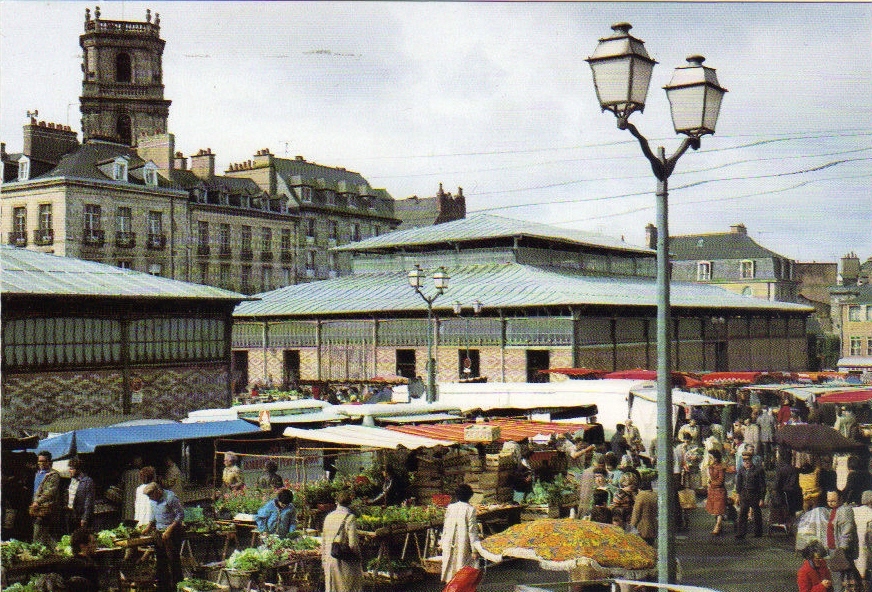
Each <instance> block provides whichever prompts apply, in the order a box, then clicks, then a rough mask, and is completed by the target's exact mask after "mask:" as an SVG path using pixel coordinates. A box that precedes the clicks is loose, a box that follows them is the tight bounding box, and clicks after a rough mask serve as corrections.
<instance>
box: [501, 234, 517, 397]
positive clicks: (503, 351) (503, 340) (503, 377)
mask: <svg viewBox="0 0 872 592" xmlns="http://www.w3.org/2000/svg"><path fill="white" fill-rule="evenodd" d="M516 240H517V239H516ZM499 313H500V382H505V381H506V317H505V315H504V314H503V310H502V309H500V311H499Z"/></svg>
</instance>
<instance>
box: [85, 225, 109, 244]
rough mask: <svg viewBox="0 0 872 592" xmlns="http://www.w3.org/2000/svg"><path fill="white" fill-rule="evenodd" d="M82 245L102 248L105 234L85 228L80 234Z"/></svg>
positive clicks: (104, 242)
mask: <svg viewBox="0 0 872 592" xmlns="http://www.w3.org/2000/svg"><path fill="white" fill-rule="evenodd" d="M82 244H83V245H85V246H88V247H102V246H103V245H104V244H106V233H105V232H104V231H102V230H99V229H96V228H86V229H85V232H84V233H83V234H82Z"/></svg>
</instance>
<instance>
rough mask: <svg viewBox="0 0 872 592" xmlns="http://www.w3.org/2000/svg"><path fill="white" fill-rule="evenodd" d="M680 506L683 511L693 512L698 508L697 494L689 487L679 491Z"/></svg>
mask: <svg viewBox="0 0 872 592" xmlns="http://www.w3.org/2000/svg"><path fill="white" fill-rule="evenodd" d="M678 504H679V505H680V506H681V509H682V510H692V509H694V508H695V507H696V492H695V491H694V490H693V489H690V488H689V487H686V488H684V489H679V490H678Z"/></svg>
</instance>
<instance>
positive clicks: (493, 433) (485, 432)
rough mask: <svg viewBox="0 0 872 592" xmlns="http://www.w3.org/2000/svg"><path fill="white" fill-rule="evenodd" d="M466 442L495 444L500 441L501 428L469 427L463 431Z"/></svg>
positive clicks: (486, 426)
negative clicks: (494, 442)
mask: <svg viewBox="0 0 872 592" xmlns="http://www.w3.org/2000/svg"><path fill="white" fill-rule="evenodd" d="M463 439H464V440H465V441H466V442H493V441H494V440H499V439H500V427H499V426H491V425H479V424H474V425H469V426H466V428H464V430H463Z"/></svg>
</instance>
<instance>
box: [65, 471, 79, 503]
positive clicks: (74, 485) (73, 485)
mask: <svg viewBox="0 0 872 592" xmlns="http://www.w3.org/2000/svg"><path fill="white" fill-rule="evenodd" d="M78 489H79V480H78V479H76V478H75V477H73V478H72V479H70V487H69V489H68V490H67V491H69V495H70V497H69V499H68V500H67V508H69V509H71V510H72V509H73V501H74V500H75V499H76V491H78Z"/></svg>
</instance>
